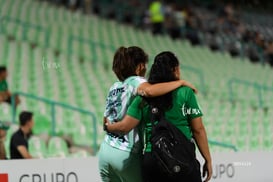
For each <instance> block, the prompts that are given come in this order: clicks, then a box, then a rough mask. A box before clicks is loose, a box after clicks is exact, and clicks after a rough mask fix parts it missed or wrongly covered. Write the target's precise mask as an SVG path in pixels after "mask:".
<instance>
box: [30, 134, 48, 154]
mask: <svg viewBox="0 0 273 182" xmlns="http://www.w3.org/2000/svg"><path fill="white" fill-rule="evenodd" d="M28 147H29V153H30V154H31V155H32V156H33V157H35V158H45V157H47V148H46V143H45V141H44V140H42V139H41V138H39V137H38V136H32V137H31V138H30V139H29V141H28Z"/></svg>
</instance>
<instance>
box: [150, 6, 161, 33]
mask: <svg viewBox="0 0 273 182" xmlns="http://www.w3.org/2000/svg"><path fill="white" fill-rule="evenodd" d="M149 16H150V22H151V24H152V33H153V34H154V35H156V34H162V33H163V24H164V20H165V18H164V16H165V15H164V7H163V4H162V1H153V2H152V3H151V4H150V6H149Z"/></svg>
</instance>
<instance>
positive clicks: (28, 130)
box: [10, 111, 34, 159]
mask: <svg viewBox="0 0 273 182" xmlns="http://www.w3.org/2000/svg"><path fill="white" fill-rule="evenodd" d="M19 121H20V128H19V129H18V131H16V132H15V133H14V134H13V135H12V137H11V140H10V158H11V159H31V158H32V156H31V155H30V153H29V152H28V139H29V138H30V136H31V134H32V128H33V126H34V121H33V113H32V112H28V111H23V112H21V113H20V115H19Z"/></svg>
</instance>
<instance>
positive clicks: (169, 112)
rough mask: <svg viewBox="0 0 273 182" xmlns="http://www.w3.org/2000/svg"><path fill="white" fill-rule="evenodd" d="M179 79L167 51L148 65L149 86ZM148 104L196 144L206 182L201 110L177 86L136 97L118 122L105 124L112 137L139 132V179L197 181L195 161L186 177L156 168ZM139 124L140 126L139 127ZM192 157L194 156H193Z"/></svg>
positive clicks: (208, 169) (208, 175) (207, 154)
mask: <svg viewBox="0 0 273 182" xmlns="http://www.w3.org/2000/svg"><path fill="white" fill-rule="evenodd" d="M179 79H180V67H179V61H178V59H177V58H176V56H175V55H174V54H173V53H171V52H162V53H160V54H158V55H157V56H156V58H155V61H154V64H153V65H152V68H151V71H150V76H149V79H148V81H149V83H152V84H158V83H161V82H168V81H174V80H179ZM149 105H153V106H155V107H157V108H159V110H163V111H164V112H165V117H166V119H167V121H169V122H171V123H172V124H173V125H175V126H176V127H177V128H178V129H179V130H180V131H181V132H182V133H183V134H184V135H185V136H186V137H187V138H188V139H189V140H190V141H191V142H192V145H193V146H194V147H195V144H194V143H196V145H197V147H198V149H199V151H200V153H201V155H202V156H203V158H204V159H205V163H204V166H203V176H204V177H205V175H206V179H205V181H208V180H209V179H210V178H211V175H212V161H211V156H210V151H209V147H208V140H207V134H206V130H205V127H204V125H203V122H202V115H203V113H202V111H201V109H200V107H199V104H198V102H197V100H196V97H195V94H194V92H193V91H192V89H190V88H188V87H179V88H177V89H176V90H174V91H172V92H170V93H167V94H165V95H163V96H159V97H153V98H144V97H140V96H137V97H136V98H135V99H134V100H133V101H132V104H131V105H130V106H129V108H128V111H127V115H126V116H125V117H124V119H123V120H122V121H120V122H115V123H112V124H111V123H110V122H106V123H105V125H106V128H107V130H108V131H109V132H113V133H116V134H120V136H122V135H123V134H127V133H128V132H130V131H131V130H132V129H134V128H135V129H138V130H141V131H142V136H141V137H140V138H143V144H144V148H143V151H144V156H143V161H142V169H143V176H144V181H145V182H181V181H187V182H189V181H191V182H201V172H200V163H199V162H198V161H197V159H196V164H195V168H194V169H193V170H192V172H191V173H190V174H189V175H187V176H184V175H183V176H182V175H181V176H179V177H178V178H175V179H174V178H171V177H168V176H166V175H165V174H164V173H162V172H161V170H160V168H159V167H158V166H157V161H155V159H154V158H153V156H152V154H151V150H152V146H151V142H150V138H151V132H152V124H151V116H150V112H149ZM140 122H141V124H140ZM193 140H194V141H195V142H193ZM194 156H195V154H194Z"/></svg>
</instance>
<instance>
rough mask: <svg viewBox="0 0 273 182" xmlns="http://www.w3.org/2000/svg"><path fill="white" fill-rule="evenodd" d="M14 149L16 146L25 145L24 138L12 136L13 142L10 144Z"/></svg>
mask: <svg viewBox="0 0 273 182" xmlns="http://www.w3.org/2000/svg"><path fill="white" fill-rule="evenodd" d="M12 145H13V146H14V147H15V148H16V149H17V147H18V146H25V145H26V143H25V140H24V138H22V137H20V136H16V137H14V138H13V144H12Z"/></svg>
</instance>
